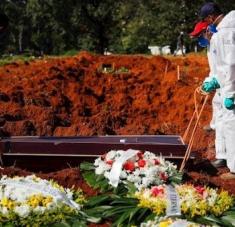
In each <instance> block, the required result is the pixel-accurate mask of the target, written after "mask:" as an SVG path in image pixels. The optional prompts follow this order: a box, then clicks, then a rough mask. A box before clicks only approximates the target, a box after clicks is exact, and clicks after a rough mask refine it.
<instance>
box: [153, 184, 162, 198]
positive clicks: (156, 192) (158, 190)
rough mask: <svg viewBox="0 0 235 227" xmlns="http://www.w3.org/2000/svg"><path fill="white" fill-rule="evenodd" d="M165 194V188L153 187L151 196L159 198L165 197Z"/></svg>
mask: <svg viewBox="0 0 235 227" xmlns="http://www.w3.org/2000/svg"><path fill="white" fill-rule="evenodd" d="M163 194H164V190H163V188H160V187H158V186H153V187H152V188H151V195H152V196H154V197H157V196H159V195H163Z"/></svg>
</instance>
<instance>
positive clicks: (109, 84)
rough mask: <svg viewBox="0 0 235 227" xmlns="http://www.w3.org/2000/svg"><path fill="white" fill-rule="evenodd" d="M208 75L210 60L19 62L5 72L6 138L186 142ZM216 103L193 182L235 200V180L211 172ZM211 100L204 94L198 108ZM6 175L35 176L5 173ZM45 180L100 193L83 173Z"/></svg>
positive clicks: (1, 78) (1, 94)
mask: <svg viewBox="0 0 235 227" xmlns="http://www.w3.org/2000/svg"><path fill="white" fill-rule="evenodd" d="M208 72H209V68H208V62H207V58H206V56H204V55H192V54H190V55H187V56H186V57H166V58H164V57H159V56H155V57H149V56H140V55H131V56H128V55H122V56H120V55H118V56H115V55H110V56H98V55H92V54H90V53H87V52H81V53H79V54H78V55H77V56H75V57H68V58H53V59H49V58H43V59H41V60H34V61H32V62H21V63H11V64H8V65H5V66H2V67H0V82H1V83H0V134H1V136H13V135H14V136H26V135H29V136H34V135H40V136H76V135H80V136H81V135H83V136H91V135H138V134H139V135H142V134H145V135H155V134H161V135H166V134H179V135H181V136H183V135H184V132H185V130H186V128H187V126H188V124H189V121H190V119H191V117H192V114H193V112H194V92H195V89H196V88H197V87H198V86H200V84H201V82H202V81H203V79H204V78H205V77H206V76H207V75H208ZM212 97H213V95H211V96H210V97H209V100H208V102H207V105H206V107H205V109H204V111H203V113H202V116H201V120H200V123H199V128H198V130H197V133H196V136H195V142H194V147H193V150H194V151H195V153H196V154H198V157H199V158H197V160H196V161H195V163H194V165H193V167H192V166H191V168H190V169H189V172H188V174H187V176H186V179H187V180H188V181H190V182H195V183H199V184H201V183H203V184H208V185H215V186H218V187H221V188H224V189H226V190H229V191H230V192H231V193H234V194H235V187H234V186H235V180H226V181H224V180H221V179H220V178H219V174H220V173H224V172H226V171H228V170H227V169H226V168H222V169H219V170H215V169H211V171H208V169H210V168H211V166H209V164H208V161H207V160H211V159H213V158H214V133H213V132H205V131H204V130H203V126H205V125H207V124H209V122H210V119H211V99H212ZM203 99H204V97H203V96H200V95H197V103H198V105H200V104H202V102H203ZM185 142H187V141H185ZM208 166H209V167H208ZM199 169H200V171H198V170H199ZM196 170H197V171H196ZM0 174H8V175H14V174H17V175H22V174H23V175H24V174H29V172H26V171H23V170H19V169H16V168H5V169H2V170H1V171H0ZM41 176H42V177H45V178H53V179H55V180H57V181H59V183H61V184H63V185H64V186H69V187H70V186H71V185H75V186H77V187H79V186H81V187H82V188H83V189H84V190H85V192H86V193H87V195H92V194H93V193H97V192H94V191H92V190H91V189H90V188H89V187H88V186H87V185H86V184H85V183H84V182H83V180H82V179H81V176H80V173H79V170H78V169H65V170H62V171H58V172H55V173H49V174H47V175H45V174H44V175H41Z"/></svg>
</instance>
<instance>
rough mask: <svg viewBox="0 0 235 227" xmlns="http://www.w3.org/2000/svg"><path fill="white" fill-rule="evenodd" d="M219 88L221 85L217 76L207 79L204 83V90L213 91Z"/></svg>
mask: <svg viewBox="0 0 235 227" xmlns="http://www.w3.org/2000/svg"><path fill="white" fill-rule="evenodd" d="M217 88H220V85H219V83H218V81H217V80H216V78H215V77H212V78H211V79H208V78H207V79H205V80H204V82H203V84H202V90H203V91H205V92H212V91H214V90H216V89H217Z"/></svg>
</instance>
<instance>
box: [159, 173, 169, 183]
mask: <svg viewBox="0 0 235 227" xmlns="http://www.w3.org/2000/svg"><path fill="white" fill-rule="evenodd" d="M160 179H161V180H163V181H166V180H167V179H168V176H167V174H165V173H163V172H161V173H160Z"/></svg>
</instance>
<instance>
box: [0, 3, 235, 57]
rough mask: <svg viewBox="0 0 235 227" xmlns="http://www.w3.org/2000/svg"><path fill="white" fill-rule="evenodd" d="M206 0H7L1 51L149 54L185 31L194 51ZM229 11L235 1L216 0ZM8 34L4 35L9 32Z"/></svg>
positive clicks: (0, 6) (172, 43)
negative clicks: (195, 33)
mask: <svg viewBox="0 0 235 227" xmlns="http://www.w3.org/2000/svg"><path fill="white" fill-rule="evenodd" d="M204 2H205V0H198V1H186V0H167V1H164V0H155V1H151V0H129V1H123V0H116V1H112V0H103V1H99V0H87V1H82V0H66V1H63V0H47V1H42V0H1V3H0V11H1V12H4V13H5V14H6V15H7V16H8V17H9V19H10V25H9V28H8V30H7V32H5V34H4V35H1V34H0V54H1V53H4V52H5V53H22V52H24V51H25V50H26V49H29V50H32V52H33V54H34V55H35V54H37V55H42V54H62V53H64V52H66V51H69V50H78V51H79V50H88V51H92V52H97V53H103V52H104V50H105V49H107V50H108V51H111V52H114V53H149V50H148V46H150V45H158V46H164V45H170V46H171V48H172V50H173V49H175V47H176V42H177V36H178V35H179V32H180V31H184V32H185V42H186V47H187V49H188V50H193V47H194V45H195V42H194V41H192V40H191V39H189V37H188V36H187V34H188V33H189V32H190V31H192V29H193V27H194V24H195V22H196V20H197V19H198V15H197V14H198V11H199V9H200V7H201V6H202V4H203V3H204ZM215 2H217V3H218V4H219V5H220V6H221V8H222V10H223V11H224V12H225V13H227V12H229V11H230V10H231V9H234V8H235V2H234V1H230V0H215ZM3 36H4V37H3Z"/></svg>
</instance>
